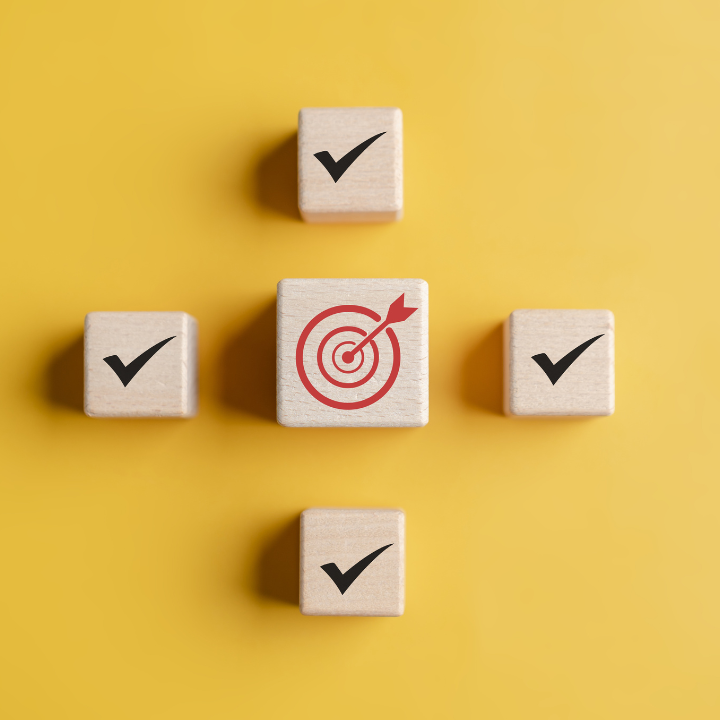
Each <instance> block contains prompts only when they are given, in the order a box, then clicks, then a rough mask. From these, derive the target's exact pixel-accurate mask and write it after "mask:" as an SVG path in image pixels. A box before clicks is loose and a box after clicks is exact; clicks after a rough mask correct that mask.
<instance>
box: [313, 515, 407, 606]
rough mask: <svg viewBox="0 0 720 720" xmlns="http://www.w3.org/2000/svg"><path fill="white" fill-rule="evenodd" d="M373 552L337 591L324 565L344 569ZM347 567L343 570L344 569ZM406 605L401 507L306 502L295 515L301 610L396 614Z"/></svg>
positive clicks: (338, 570) (340, 571)
mask: <svg viewBox="0 0 720 720" xmlns="http://www.w3.org/2000/svg"><path fill="white" fill-rule="evenodd" d="M387 545H389V546H390V547H388V548H387V549H385V550H383V551H382V552H381V553H380V554H379V555H377V556H376V557H375V558H374V559H373V560H372V561H371V562H370V563H369V564H368V565H367V566H366V567H365V568H364V569H363V570H362V572H360V574H359V575H357V577H356V579H354V580H353V582H352V584H350V586H349V587H348V588H347V589H345V592H344V593H342V592H341V591H340V588H338V586H337V585H336V583H335V582H333V579H332V578H331V576H330V575H329V574H328V572H326V570H324V569H323V567H322V566H323V565H325V566H327V565H329V564H331V563H334V564H335V566H336V568H337V570H335V571H333V570H332V569H331V570H330V571H331V572H335V573H336V574H337V573H341V574H343V575H345V574H346V573H348V571H349V570H351V568H353V567H354V566H355V565H356V564H357V563H359V562H361V561H362V560H363V559H364V558H367V557H368V555H370V554H371V553H374V552H376V551H378V550H379V549H380V548H383V547H385V546H387ZM349 574H350V573H348V575H349ZM404 609H405V513H404V512H403V511H402V510H397V509H372V508H368V509H361V508H310V509H309V510H305V512H303V514H302V516H301V520H300V611H301V612H302V613H303V615H365V616H379V617H397V616H399V615H402V614H403V611H404Z"/></svg>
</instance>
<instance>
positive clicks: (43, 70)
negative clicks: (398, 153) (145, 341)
mask: <svg viewBox="0 0 720 720" xmlns="http://www.w3.org/2000/svg"><path fill="white" fill-rule="evenodd" d="M719 31H720V5H718V3H717V2H711V1H707V2H700V1H699V0H606V1H603V2H598V1H595V0H577V1H575V2H562V1H560V0H544V1H543V2H539V1H533V0H468V1H467V2H463V1H460V0H445V1H444V2H441V3H424V2H417V1H413V0H407V1H406V2H396V3H392V2H388V0H370V1H368V2H362V3H358V2H338V1H337V0H332V1H330V0H327V1H323V2H321V1H316V2H303V3H301V2H292V1H290V0H286V1H285V2H274V1H273V0H263V1H262V2H240V1H238V0H188V1H183V0H173V1H170V0H167V1H165V2H162V1H160V0H126V1H124V2H102V1H101V2H98V1H97V0H85V1H79V0H65V1H64V2H37V1H35V0H23V1H20V0H18V1H8V0H5V2H3V3H2V5H1V6H0V83H1V86H0V129H1V131H2V132H1V133H0V205H1V206H2V207H1V211H0V236H1V237H2V241H3V254H2V283H1V292H2V303H1V306H2V324H1V328H2V354H1V357H2V360H1V362H0V406H1V407H2V427H1V428H0V431H1V435H0V436H1V438H2V440H1V442H2V445H3V448H2V460H1V462H2V477H1V479H0V548H1V549H0V715H1V716H2V717H3V718H8V720H25V719H33V720H34V719H36V718H52V719H53V720H57V719H60V718H70V719H72V720H85V719H87V720H91V719H92V720H95V719H97V718H102V720H115V719H116V718H122V719H123V720H125V719H133V720H146V719H147V720H158V719H161V718H162V719H164V718H172V720H185V719H193V720H196V719H198V718H203V719H204V718H208V719H209V720H230V719H236V718H244V717H253V718H328V719H330V718H332V719H335V718H343V720H355V719H356V718H366V717H377V718H390V717H407V718H419V719H424V718H441V717H451V718H467V717H477V718H488V719H492V720H506V719H507V720H529V719H532V720H544V719H546V718H547V719H548V720H549V719H553V720H556V719H558V718H563V719H568V720H575V719H582V720H585V719H596V718H597V719H602V720H606V719H607V720H611V719H612V720H625V719H628V720H638V718H643V719H644V718H648V719H649V720H663V719H665V718H677V719H682V720H706V719H708V720H709V719H711V718H712V719H713V720H714V719H715V718H717V717H719V716H720V684H719V683H718V677H720V579H719V565H718V551H719V549H720V522H719V520H720V517H719V515H720V512H719V510H720V481H719V478H718V471H717V465H718V462H717V461H718V449H717V448H718V433H719V431H720V421H719V420H718V413H717V405H718V399H719V397H718V395H719V392H720V386H719V382H718V378H719V377H720V374H719V373H718V362H719V361H720V341H719V340H718V335H717V333H718V330H719V327H718V325H719V323H718V268H719V267H720V264H719V261H720V253H719V252H718V233H719V231H720V204H719V202H718V191H719V190H720V170H719V168H720V134H719V128H720V93H719V92H718V88H720V44H719V43H718V36H719ZM323 105H326V106H337V105H340V106H342V105H396V106H398V107H400V108H402V110H403V112H404V118H405V177H406V180H405V194H406V217H405V220H403V221H402V222H401V223H399V224H393V225H383V226H375V227H362V226H348V227H342V226H335V227H317V226H309V225H305V224H303V223H301V222H300V221H299V219H298V217H297V214H296V210H295V195H294V194H295V192H296V181H295V178H294V172H295V170H294V167H295V165H294V160H293V152H294V146H293V143H294V140H293V133H294V131H295V128H296V122H297V120H296V114H297V111H298V109H299V108H300V107H303V106H323ZM347 276H351V277H353V276H354V277H387V276H390V277H421V278H424V279H426V280H427V281H428V282H429V285H430V329H431V336H430V372H431V386H430V393H431V411H430V424H429V425H428V426H427V427H426V428H424V429H412V430H411V429H407V430H392V429H377V430H355V429H346V430H343V429H336V430H335V429H334V430H330V429H310V430H290V429H285V428H282V427H279V426H278V425H276V424H275V423H274V421H273V403H274V397H273V381H274V339H273V332H274V321H273V313H274V306H273V301H274V296H275V284H276V282H277V281H278V280H280V279H281V278H283V277H347ZM524 307H527V308H536V307H537V308H545V307H576V308H609V309H611V310H613V311H614V312H615V315H616V319H617V412H616V414H615V415H614V416H613V417H611V418H600V419H593V420H585V421H570V420H559V421H546V420H536V421H513V420H510V419H506V418H504V417H502V416H501V415H500V414H499V409H500V387H501V366H500V333H499V326H500V323H501V322H502V320H503V319H504V318H505V317H506V316H507V315H508V313H510V312H511V311H512V310H513V309H515V308H524ZM92 310H184V311H187V312H189V313H192V314H193V315H194V316H195V317H197V318H198V320H199V322H200V332H201V346H200V361H201V383H202V386H201V413H200V415H199V417H198V418H196V419H194V420H191V421H174V420H165V421H162V420H150V421H127V420H125V421H120V420H107V421H102V420H93V419H89V418H86V417H84V416H83V415H82V413H81V412H80V411H79V410H78V401H79V394H80V392H81V375H80V373H81V349H80V345H79V340H80V337H81V332H82V322H83V317H84V315H85V313H87V312H89V311H92ZM313 505H348V506H364V505H378V506H401V507H403V508H404V509H405V511H406V513H407V523H408V535H407V609H406V614H405V616H404V617H402V618H399V619H391V618H388V619H373V618H308V617H302V616H301V615H300V613H299V611H298V608H297V605H296V604H295V603H296V601H297V589H296V583H297V569H296V560H297V540H296V533H297V517H298V514H299V513H300V511H301V510H303V509H304V508H306V507H308V506H313Z"/></svg>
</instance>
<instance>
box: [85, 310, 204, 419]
mask: <svg viewBox="0 0 720 720" xmlns="http://www.w3.org/2000/svg"><path fill="white" fill-rule="evenodd" d="M85 412H86V414H88V415H90V416H91V417H192V416H194V415H195V414H196V413H197V321H196V320H195V318H193V317H191V316H190V315H188V314H187V313H183V312H92V313H88V315H86V316H85Z"/></svg>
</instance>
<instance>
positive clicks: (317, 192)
mask: <svg viewBox="0 0 720 720" xmlns="http://www.w3.org/2000/svg"><path fill="white" fill-rule="evenodd" d="M378 133H384V134H383V135H382V136H381V137H379V138H378V139H377V140H375V141H374V142H373V143H372V145H370V146H369V147H368V148H367V149H365V150H364V151H363V152H362V154H360V155H359V157H358V158H357V159H356V160H355V161H354V162H353V163H352V164H351V165H350V167H349V168H348V169H347V170H346V171H345V172H344V174H343V175H342V177H340V179H339V180H338V181H337V182H335V181H334V180H333V178H332V177H331V175H330V173H329V172H328V170H327V169H326V168H325V167H324V166H323V164H322V163H321V162H320V161H319V160H318V158H316V157H315V154H316V153H321V152H328V153H330V155H331V156H332V159H333V160H334V161H335V162H338V161H340V160H341V158H343V157H345V155H346V154H347V153H349V152H351V151H352V150H353V149H354V148H356V147H357V146H358V145H360V144H361V143H362V142H364V141H366V140H368V139H369V138H371V137H373V136H375V135H377V134H378ZM402 133H403V131H402V112H401V111H400V110H399V109H398V108H387V107H360V108H303V109H302V110H301V111H300V114H299V117H298V193H299V198H298V202H299V206H300V214H301V215H302V217H303V219H304V220H305V221H306V222H312V223H356V222H391V221H395V220H400V219H401V218H402V214H403V137H402Z"/></svg>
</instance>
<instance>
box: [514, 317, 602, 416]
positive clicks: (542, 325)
mask: <svg viewBox="0 0 720 720" xmlns="http://www.w3.org/2000/svg"><path fill="white" fill-rule="evenodd" d="M597 335H602V337H601V338H599V339H598V340H597V341H596V342H594V343H593V344H592V345H590V346H589V347H588V348H587V349H586V350H585V351H584V352H583V353H582V354H580V355H579V356H578V357H577V359H575V360H574V362H573V363H572V364H571V365H570V366H569V367H568V368H567V370H566V371H565V372H564V373H563V374H562V376H561V377H560V378H559V380H557V382H556V384H555V385H553V384H552V382H551V380H550V379H549V378H548V375H547V374H546V373H545V372H544V371H543V369H542V368H541V367H540V365H538V363H537V362H536V361H535V360H533V356H534V355H539V354H542V353H545V354H546V355H547V356H548V358H549V360H550V361H551V362H552V363H553V364H556V363H558V361H560V360H561V359H562V358H563V357H565V356H566V355H567V354H568V353H570V352H571V351H572V350H574V349H575V348H577V347H578V346H580V345H581V344H582V343H585V342H587V341H588V340H590V339H591V338H593V337H595V336H597ZM504 362H505V371H504V386H505V387H504V390H505V392H504V400H505V413H506V414H507V415H516V416H573V415H612V413H613V412H614V410H615V318H614V316H613V314H612V313H611V312H610V311H609V310H515V312H513V313H512V314H511V315H510V317H509V318H508V319H507V320H506V322H505V326H504Z"/></svg>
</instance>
